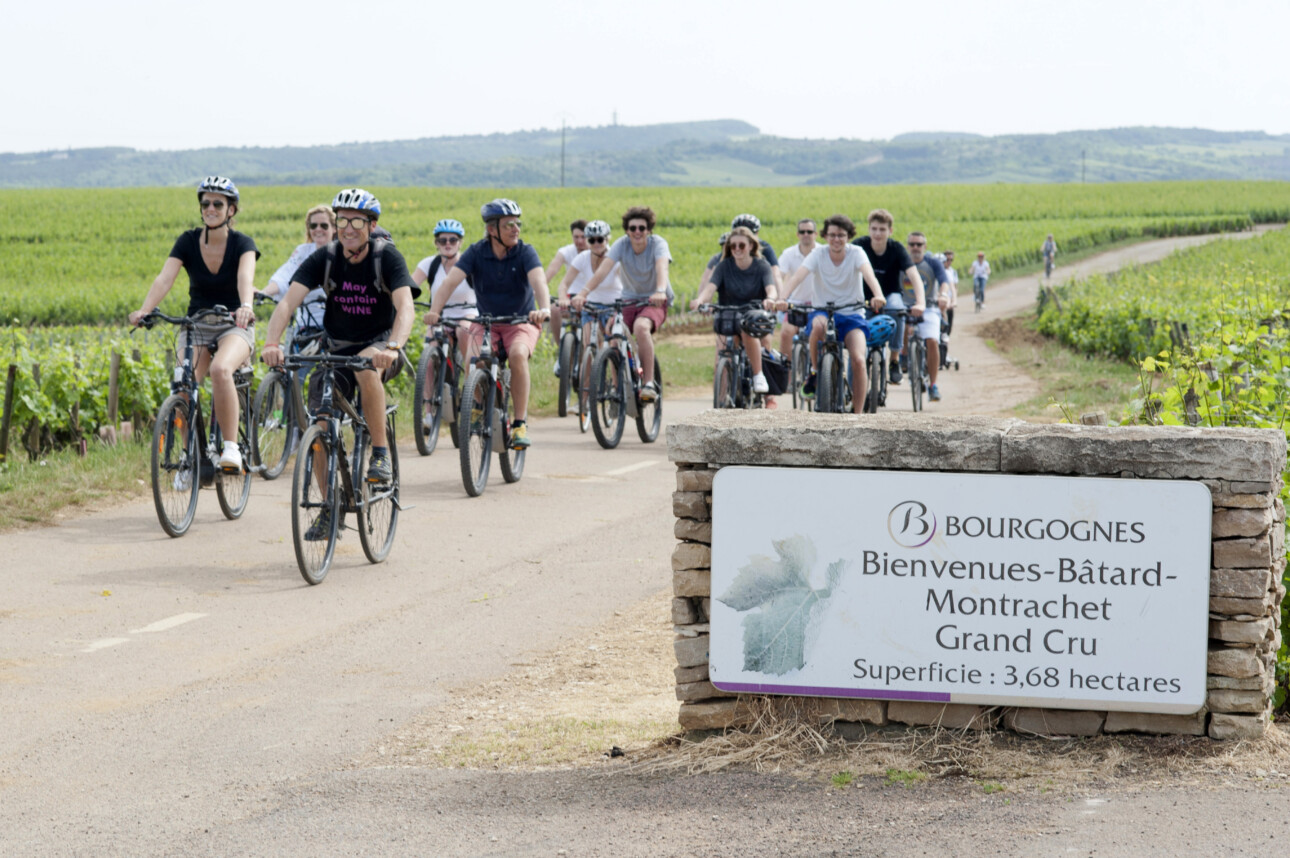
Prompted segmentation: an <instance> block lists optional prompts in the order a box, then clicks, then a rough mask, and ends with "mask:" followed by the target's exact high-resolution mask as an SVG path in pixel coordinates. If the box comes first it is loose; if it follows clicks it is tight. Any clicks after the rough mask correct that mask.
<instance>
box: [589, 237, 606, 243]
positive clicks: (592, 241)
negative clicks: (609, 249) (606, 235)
mask: <svg viewBox="0 0 1290 858" xmlns="http://www.w3.org/2000/svg"><path fill="white" fill-rule="evenodd" d="M604 243H605V239H603V238H589V239H587V244H604Z"/></svg>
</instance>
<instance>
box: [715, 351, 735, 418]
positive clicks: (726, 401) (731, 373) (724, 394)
mask: <svg viewBox="0 0 1290 858" xmlns="http://www.w3.org/2000/svg"><path fill="white" fill-rule="evenodd" d="M712 407H713V408H734V407H735V365H734V362H733V361H731V360H730V358H728V357H723V358H722V359H721V360H719V361H717V368H716V369H715V370H714V371H713V373H712Z"/></svg>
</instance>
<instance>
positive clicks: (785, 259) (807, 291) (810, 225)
mask: <svg viewBox="0 0 1290 858" xmlns="http://www.w3.org/2000/svg"><path fill="white" fill-rule="evenodd" d="M815 234H816V228H815V221H813V220H811V219H810V218H802V219H801V220H799V221H798V222H797V244H794V245H793V246H792V247H787V248H785V249H784V251H783V252H782V253H780V254H779V270H780V272H781V273H782V274H783V275H784V277H785V278H790V277H792V276H793V275H794V274H795V273H797V269H798V268H801V267H802V262H803V261H804V260H805V259H806V257H808V256H810V255H811V251H813V250H815V248H817V247H819V244H817V243H816V241H815ZM814 295H815V275H814V274H807V275H806V279H805V280H803V281H802V283H801V285H800V286H798V287H797V290H796V291H795V292H794V293H793V300H792V301H791V302H790V303H792V304H809V303H811V300H812V297H813V296H814ZM780 321H781V322H783V323H784V324H783V327H782V328H780V331H779V350H780V351H781V352H783V353H784V354H786V355H787V354H792V353H793V337H795V336H797V326H796V325H790V324H789V323H788V320H787V319H781V320H780Z"/></svg>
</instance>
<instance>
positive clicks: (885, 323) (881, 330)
mask: <svg viewBox="0 0 1290 858" xmlns="http://www.w3.org/2000/svg"><path fill="white" fill-rule="evenodd" d="M868 323H869V348H871V349H876V348H878V347H879V346H882V345H886V343H887V341H888V340H890V339H891V335H892V334H894V333H896V320H895V319H893V318H892V317H891V316H883V315H877V316H873V317H871V318H870V319H868Z"/></svg>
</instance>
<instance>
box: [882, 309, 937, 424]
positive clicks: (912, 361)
mask: <svg viewBox="0 0 1290 858" xmlns="http://www.w3.org/2000/svg"><path fill="white" fill-rule="evenodd" d="M882 312H883V314H884V315H887V316H891V317H892V318H893V319H901V318H903V319H905V320H906V321H905V335H906V337H907V341H908V345H906V347H905V355H906V358H905V363H906V364H907V366H908V370H909V395H910V399H911V400H912V402H913V406H914V411H915V412H918V411H922V410H923V397H924V396H925V395H926V394H927V389H928V388H929V387H930V386H931V377H930V376H929V375H928V372H927V343H926V342H924V341H923V338H922V337H920V336H919V335H918V319H916V318H915V317H913V316H912V315H910V313H909V310H908V309H884V310H883V311H882ZM897 347H899V343H893V344H892V348H893V349H895V348H897Z"/></svg>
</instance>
